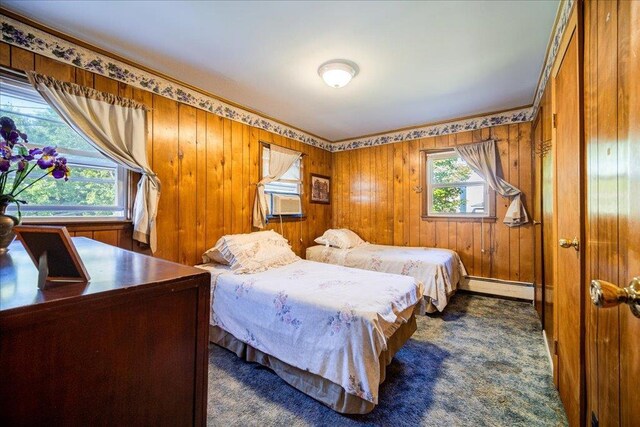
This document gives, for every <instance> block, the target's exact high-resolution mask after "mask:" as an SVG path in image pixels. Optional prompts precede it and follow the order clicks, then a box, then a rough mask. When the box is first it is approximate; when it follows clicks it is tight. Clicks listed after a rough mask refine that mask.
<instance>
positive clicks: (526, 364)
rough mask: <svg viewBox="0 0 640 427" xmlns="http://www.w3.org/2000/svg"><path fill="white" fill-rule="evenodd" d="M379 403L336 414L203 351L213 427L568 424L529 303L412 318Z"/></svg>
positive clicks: (453, 306) (491, 302)
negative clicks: (413, 326)
mask: <svg viewBox="0 0 640 427" xmlns="http://www.w3.org/2000/svg"><path fill="white" fill-rule="evenodd" d="M387 369H388V371H387V379H386V381H385V382H384V383H383V384H382V386H381V389H380V399H379V400H380V404H379V405H378V406H377V407H376V409H374V410H373V412H371V413H370V414H367V415H360V416H345V415H340V414H338V413H336V412H334V411H332V410H331V409H329V408H327V407H325V406H324V405H322V404H321V403H318V402H317V401H315V400H313V399H311V398H310V397H307V396H306V395H304V394H302V393H300V392H299V391H297V390H295V389H294V388H292V387H290V386H289V385H288V384H286V383H285V382H284V381H282V380H281V379H280V378H279V377H278V376H276V375H275V374H274V373H273V372H271V371H270V370H268V369H266V368H263V367H261V366H259V365H257V364H251V363H246V362H243V361H242V360H240V359H239V358H237V357H236V356H235V354H233V353H231V352H229V351H227V350H225V349H223V348H220V347H218V346H215V345H210V349H209V395H208V399H209V402H208V424H209V425H212V426H233V425H241V426H352V425H353V426H355V425H358V426H361V425H368V426H445V425H446V426H557V425H566V424H567V421H566V418H565V414H564V410H563V409H562V404H561V403H560V399H559V397H558V393H557V392H556V390H555V388H554V386H553V382H552V378H551V373H550V367H549V362H548V359H547V356H546V353H545V349H544V343H543V338H542V333H541V329H540V322H539V320H538V317H537V314H536V312H535V311H534V309H533V306H532V305H531V304H528V303H523V302H516V301H508V300H501V299H495V298H487V297H481V296H475V295H468V294H458V295H456V296H454V298H453V299H452V301H451V302H450V304H449V305H448V306H447V308H446V310H445V312H444V313H440V314H436V315H429V316H419V317H418V331H417V332H416V333H415V334H414V335H413V337H412V338H411V339H410V340H409V341H408V342H407V344H406V345H405V346H404V347H403V348H402V349H401V350H400V351H399V352H398V353H397V354H396V356H395V358H394V360H393V362H392V363H391V365H389V366H388V367H387Z"/></svg>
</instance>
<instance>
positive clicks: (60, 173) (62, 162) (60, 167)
mask: <svg viewBox="0 0 640 427" xmlns="http://www.w3.org/2000/svg"><path fill="white" fill-rule="evenodd" d="M51 175H53V177H54V178H55V179H61V178H64V180H65V181H68V180H69V168H68V167H67V159H65V158H64V157H58V158H57V159H56V161H55V163H54V165H53V171H52V172H51Z"/></svg>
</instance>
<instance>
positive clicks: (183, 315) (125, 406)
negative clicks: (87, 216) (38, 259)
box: [0, 237, 210, 426]
mask: <svg viewBox="0 0 640 427" xmlns="http://www.w3.org/2000/svg"><path fill="white" fill-rule="evenodd" d="M73 241H74V243H75V245H76V247H77V249H78V252H79V254H80V257H81V258H82V260H83V262H84V264H85V266H86V268H87V271H88V272H89V275H90V276H91V281H90V282H89V283H88V284H87V285H78V284H71V285H64V286H60V287H57V288H53V289H49V290H46V291H40V290H39V289H38V287H37V283H38V277H37V274H38V272H37V270H36V267H35V266H34V264H33V263H32V261H31V259H30V258H29V256H28V255H27V253H26V252H25V250H24V248H23V246H22V244H21V243H19V242H14V243H13V244H12V245H11V247H10V250H9V252H8V253H7V254H4V255H0V425H5V426H8V425H86V426H88V425H91V426H94V425H128V426H134V425H153V426H160V425H173V426H176V425H180V426H183V425H184V426H186V425H204V424H206V405H207V366H208V365H207V363H208V361H207V355H208V339H207V338H208V336H207V333H208V324H209V310H210V304H209V298H210V295H209V286H210V279H209V273H207V272H205V271H202V270H198V269H196V268H192V267H187V266H184V265H180V264H175V263H173V262H169V261H163V260H160V259H156V258H152V257H148V256H145V255H140V254H137V253H134V252H130V251H126V250H123V249H119V248H116V247H113V246H109V245H106V244H103V243H99V242H96V241H93V240H90V239H87V238H82V237H76V238H74V239H73Z"/></svg>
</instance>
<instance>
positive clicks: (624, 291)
mask: <svg viewBox="0 0 640 427" xmlns="http://www.w3.org/2000/svg"><path fill="white" fill-rule="evenodd" d="M590 293H591V302H593V304H594V305H595V306H596V307H600V308H608V307H615V306H617V305H618V304H621V303H625V304H629V308H630V309H631V312H632V313H633V315H634V316H636V317H640V277H634V278H633V280H631V282H629V286H627V287H626V288H620V287H618V286H616V285H614V284H613V283H609V282H606V281H604V280H592V281H591V289H590Z"/></svg>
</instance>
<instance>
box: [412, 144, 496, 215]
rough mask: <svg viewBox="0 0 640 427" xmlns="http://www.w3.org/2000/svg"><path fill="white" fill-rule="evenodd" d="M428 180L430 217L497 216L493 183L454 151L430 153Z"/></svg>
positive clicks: (427, 160)
mask: <svg viewBox="0 0 640 427" xmlns="http://www.w3.org/2000/svg"><path fill="white" fill-rule="evenodd" d="M426 181H427V182H426V184H427V186H426V188H427V191H426V192H425V193H426V194H425V196H426V197H425V205H426V209H425V210H426V213H427V216H430V217H489V216H493V203H492V199H493V197H492V192H490V191H489V186H488V185H487V183H486V182H485V181H484V180H483V179H482V178H480V176H479V175H478V174H477V173H475V172H474V171H473V170H472V169H471V168H470V167H469V165H468V164H467V163H466V162H465V161H464V160H462V159H461V158H460V156H458V155H457V154H456V153H455V152H454V151H445V152H437V153H427V155H426Z"/></svg>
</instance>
